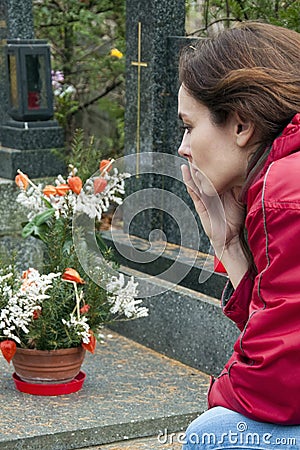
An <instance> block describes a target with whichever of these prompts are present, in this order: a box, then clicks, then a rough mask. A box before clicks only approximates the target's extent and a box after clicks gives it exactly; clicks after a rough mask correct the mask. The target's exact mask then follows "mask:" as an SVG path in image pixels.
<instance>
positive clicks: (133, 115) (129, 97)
mask: <svg viewBox="0 0 300 450" xmlns="http://www.w3.org/2000/svg"><path fill="white" fill-rule="evenodd" d="M126 11H127V14H126V30H127V31H126V44H127V46H126V110H125V154H126V155H135V154H136V155H137V156H136V164H135V167H134V172H131V173H137V174H138V176H137V177H136V178H135V177H132V178H131V179H130V181H128V182H127V183H126V184H127V193H128V195H130V194H131V193H133V192H137V191H142V190H144V189H149V188H159V189H162V190H164V191H165V192H167V191H170V192H172V193H174V194H175V195H176V196H177V197H178V199H183V201H184V203H185V204H187V205H188V206H189V208H191V210H192V211H193V212H192V214H193V215H194V216H195V212H194V208H193V204H192V201H191V199H190V198H189V196H188V195H187V194H186V188H185V186H184V185H183V183H182V180H181V178H182V177H181V174H180V175H179V179H178V180H177V181H176V180H174V179H173V178H171V179H170V178H168V177H167V176H165V175H161V174H160V171H159V170H155V171H154V173H151V174H143V175H140V169H141V166H142V165H143V164H144V155H143V154H144V153H145V152H154V153H168V154H171V155H177V149H178V146H179V144H180V139H181V132H180V130H179V126H178V125H179V123H178V118H177V116H178V112H177V92H178V88H179V85H178V55H179V51H180V48H181V46H182V45H184V44H185V43H188V42H191V40H186V41H185V39H184V38H176V37H175V36H184V34H185V2H184V1H183V0H180V1H177V0H171V1H161V0H154V1H151V2H148V1H142V2H141V1H139V0H128V1H127V4H126ZM139 23H140V26H141V29H140V38H141V39H140V60H141V62H142V63H143V64H147V66H146V67H145V66H141V67H140V69H138V67H137V65H136V64H137V62H138V54H139V52H138V47H139V40H138V36H139V33H138V29H139V28H138V24H139ZM139 74H140V83H139ZM148 195H149V196H150V206H149V204H148V205H147V206H146V205H145V208H144V209H143V210H142V211H134V202H133V204H131V205H130V201H129V202H128V203H127V204H126V205H125V207H124V223H125V227H130V233H131V234H135V235H136V236H140V237H143V238H147V237H148V236H149V234H150V233H151V231H152V230H155V229H158V230H162V231H163V232H164V234H165V236H166V239H167V240H168V242H172V243H177V244H180V243H181V237H182V235H185V234H186V233H187V232H189V227H190V225H189V220H186V223H185V224H180V226H178V220H177V219H180V217H179V216H181V214H180V211H178V210H177V211H174V208H173V211H172V212H174V213H175V214H172V212H171V213H169V212H167V211H166V209H165V197H166V195H164V194H162V195H161V201H160V202H158V203H157V201H156V200H155V198H154V197H153V199H152V202H151V193H149V194H148ZM153 195H154V194H153ZM132 209H133V210H132ZM129 224H130V225H129ZM198 227H199V230H200V234H201V239H200V247H199V248H197V249H200V250H201V251H203V252H207V251H208V249H209V242H208V239H207V238H206V236H205V235H204V233H203V230H202V227H201V225H200V223H199V220H198Z"/></svg>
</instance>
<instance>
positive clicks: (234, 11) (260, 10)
mask: <svg viewBox="0 0 300 450" xmlns="http://www.w3.org/2000/svg"><path fill="white" fill-rule="evenodd" d="M188 3H189V11H190V12H193V13H192V15H193V16H195V14H196V10H197V14H201V15H202V17H203V26H202V27H201V28H200V29H198V30H194V31H192V32H191V33H190V34H193V35H196V34H197V35H200V36H206V35H207V33H208V34H209V33H210V32H211V31H212V28H213V27H216V26H220V25H223V26H225V27H227V26H230V24H231V23H232V22H234V21H243V20H259V21H263V22H268V23H273V24H275V25H281V26H283V27H286V28H290V29H293V30H295V31H298V32H299V31H300V22H299V14H300V3H299V1H298V0H289V1H284V0H255V1H252V0H227V1H226V2H224V1H223V0H204V2H203V3H201V8H200V6H199V4H198V3H197V4H196V3H195V2H194V1H191V0H189V1H188Z"/></svg>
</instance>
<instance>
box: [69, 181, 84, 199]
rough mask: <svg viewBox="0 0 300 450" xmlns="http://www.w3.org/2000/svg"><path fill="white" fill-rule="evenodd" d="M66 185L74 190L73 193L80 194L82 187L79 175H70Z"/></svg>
mask: <svg viewBox="0 0 300 450" xmlns="http://www.w3.org/2000/svg"><path fill="white" fill-rule="evenodd" d="M68 185H69V186H70V188H71V190H72V191H73V192H75V194H77V195H78V194H80V192H81V189H82V181H81V179H80V178H79V177H70V178H69V179H68Z"/></svg>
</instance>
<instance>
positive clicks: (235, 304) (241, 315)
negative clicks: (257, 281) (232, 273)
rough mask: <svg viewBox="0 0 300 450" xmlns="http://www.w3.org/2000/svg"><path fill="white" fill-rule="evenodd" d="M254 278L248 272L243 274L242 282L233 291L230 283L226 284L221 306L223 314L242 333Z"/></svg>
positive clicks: (247, 313) (247, 314)
mask: <svg viewBox="0 0 300 450" xmlns="http://www.w3.org/2000/svg"><path fill="white" fill-rule="evenodd" d="M253 285H254V278H253V275H252V273H251V271H250V270H248V272H246V273H245V275H244V276H243V278H242V280H241V281H240V283H239V284H238V286H237V288H236V289H235V290H234V288H233V286H232V284H231V282H230V281H228V283H227V284H226V286H225V288H224V291H223V294H222V299H221V305H222V307H223V312H224V314H225V315H226V316H227V317H228V318H229V319H231V320H233V322H235V323H236V325H237V326H238V328H239V329H240V330H241V331H242V330H243V329H244V326H245V324H246V322H247V320H248V317H249V304H250V301H251V298H252V291H253Z"/></svg>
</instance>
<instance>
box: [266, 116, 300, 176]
mask: <svg viewBox="0 0 300 450" xmlns="http://www.w3.org/2000/svg"><path fill="white" fill-rule="evenodd" d="M299 150H300V113H298V114H296V115H295V116H294V117H293V119H292V121H291V122H290V123H289V124H288V125H287V126H286V127H285V129H284V130H283V132H282V133H281V134H280V136H279V137H278V138H276V139H275V141H274V142H273V145H272V148H271V151H270V154H269V156H268V158H267V160H266V163H265V166H264V170H263V171H264V172H265V171H266V170H267V168H268V167H269V165H270V164H271V163H272V162H273V161H277V160H279V159H281V158H284V157H285V156H288V155H290V154H291V153H294V152H296V151H299Z"/></svg>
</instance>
